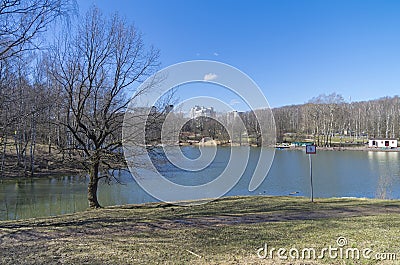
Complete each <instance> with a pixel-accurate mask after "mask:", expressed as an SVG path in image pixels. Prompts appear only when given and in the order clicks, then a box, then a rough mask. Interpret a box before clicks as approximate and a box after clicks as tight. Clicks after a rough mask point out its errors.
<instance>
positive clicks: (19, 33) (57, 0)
mask: <svg viewBox="0 0 400 265" xmlns="http://www.w3.org/2000/svg"><path fill="white" fill-rule="evenodd" d="M74 6H75V4H74V1H70V0H3V1H1V2H0V60H4V59H6V58H10V57H13V56H16V55H18V54H19V53H21V52H23V51H26V50H32V49H36V48H37V47H38V45H37V44H35V39H36V37H38V35H39V34H40V33H43V32H44V31H46V28H47V27H48V25H49V24H50V23H52V22H53V21H54V20H56V19H57V18H60V17H62V16H66V15H67V14H68V13H69V12H70V11H71V9H72V8H73V7H74Z"/></svg>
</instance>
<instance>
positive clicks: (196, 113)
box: [189, 105, 216, 119]
mask: <svg viewBox="0 0 400 265" xmlns="http://www.w3.org/2000/svg"><path fill="white" fill-rule="evenodd" d="M189 115H190V118H191V119H195V118H198V117H209V118H215V116H216V112H215V110H214V108H213V107H209V108H206V107H204V106H197V105H196V106H194V107H193V108H191V109H190V111H189Z"/></svg>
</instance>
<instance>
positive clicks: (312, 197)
mask: <svg viewBox="0 0 400 265" xmlns="http://www.w3.org/2000/svg"><path fill="white" fill-rule="evenodd" d="M308 158H309V160H310V184H311V202H314V187H313V179H312V157H311V154H309V155H308Z"/></svg>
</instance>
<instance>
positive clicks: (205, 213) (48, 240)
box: [0, 196, 400, 265]
mask: <svg viewBox="0 0 400 265" xmlns="http://www.w3.org/2000/svg"><path fill="white" fill-rule="evenodd" d="M339 237H344V238H342V241H340V243H341V244H343V243H345V245H343V246H342V247H339V246H338V242H337V239H338V238H339ZM265 244H267V246H268V250H269V251H270V250H271V248H276V249H279V248H284V249H286V252H285V253H282V256H288V259H287V260H285V259H281V258H279V257H278V256H277V253H278V252H277V251H275V252H273V258H271V257H270V256H268V257H267V258H265V259H260V258H259V257H258V255H257V250H259V249H260V248H263V247H264V246H265ZM329 246H331V250H332V248H337V250H336V252H335V251H333V252H331V254H332V257H335V255H334V254H335V253H336V254H337V255H338V256H339V255H340V251H342V258H339V257H340V256H339V257H338V258H333V259H331V258H330V256H329V253H328V252H327V251H325V252H323V251H322V250H323V249H324V248H329ZM311 248H312V249H315V250H316V256H317V257H316V259H312V258H311V259H310V258H308V256H307V252H305V256H304V257H305V259H301V258H299V259H292V258H290V257H289V251H291V252H290V253H291V255H293V256H295V255H296V251H295V250H296V249H297V250H298V251H299V255H300V257H301V253H302V251H304V250H305V249H306V250H307V249H308V250H310V249H311ZM349 248H350V249H353V250H355V249H358V250H359V251H360V256H361V257H360V259H357V258H354V257H353V256H351V255H350V254H349V255H348V256H349V258H346V255H345V253H346V251H348V249H349ZM291 249H292V250H291ZM340 249H342V250H340ZM369 250H370V251H369ZM282 251H283V250H282ZM363 251H366V253H365V254H366V256H368V257H370V258H364V257H362V252H363ZM259 253H260V254H263V253H264V252H263V250H262V251H260V252H259ZM321 253H324V257H325V258H323V259H322V258H320V259H319V258H318V256H321ZM349 253H350V252H349ZM382 253H386V255H382ZM391 253H393V254H394V255H391ZM376 258H379V259H383V258H385V259H387V260H384V261H382V260H377V259H376ZM388 259H397V260H394V261H393V260H388ZM0 263H1V264H287V265H288V264H400V201H384V200H366V199H317V201H316V202H315V203H310V202H309V201H308V199H306V198H301V197H267V196H257V197H229V198H224V199H219V200H216V201H214V202H211V203H208V204H204V205H198V206H190V207H181V206H174V205H168V204H164V203H153V204H146V205H140V206H138V205H128V206H116V207H108V208H104V209H99V210H88V211H85V212H81V213H75V214H69V215H62V216H57V217H51V218H36V219H27V220H19V221H2V222H0Z"/></svg>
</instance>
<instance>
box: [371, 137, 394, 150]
mask: <svg viewBox="0 0 400 265" xmlns="http://www.w3.org/2000/svg"><path fill="white" fill-rule="evenodd" d="M368 146H369V147H377V148H397V139H394V138H390V139H389V138H374V139H370V140H369V141H368Z"/></svg>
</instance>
